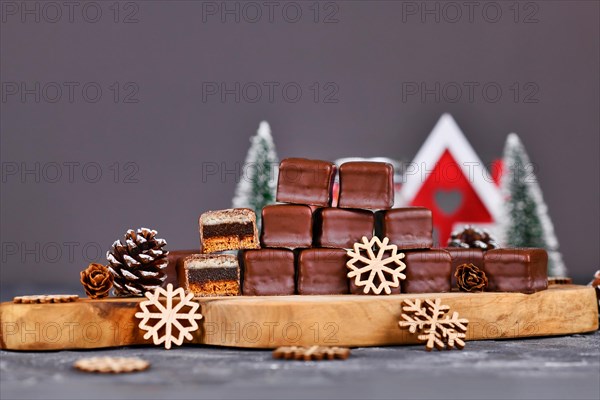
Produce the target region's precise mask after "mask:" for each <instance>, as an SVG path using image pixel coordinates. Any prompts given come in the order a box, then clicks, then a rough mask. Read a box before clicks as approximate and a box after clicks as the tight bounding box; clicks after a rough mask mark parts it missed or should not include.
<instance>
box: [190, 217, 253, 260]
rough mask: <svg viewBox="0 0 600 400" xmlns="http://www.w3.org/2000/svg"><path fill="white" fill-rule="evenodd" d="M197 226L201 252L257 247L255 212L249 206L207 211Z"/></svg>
mask: <svg viewBox="0 0 600 400" xmlns="http://www.w3.org/2000/svg"><path fill="white" fill-rule="evenodd" d="M199 227H200V245H201V248H202V253H214V252H217V251H224V250H239V249H257V248H258V247H259V243H258V230H257V228H256V214H254V211H253V210H250V209H249V208H232V209H227V210H219V211H207V212H205V213H204V214H202V215H201V216H200V219H199Z"/></svg>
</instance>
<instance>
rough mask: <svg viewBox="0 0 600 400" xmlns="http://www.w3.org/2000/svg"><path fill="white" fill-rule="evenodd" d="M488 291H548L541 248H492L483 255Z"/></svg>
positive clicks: (545, 253) (545, 256) (546, 255)
mask: <svg viewBox="0 0 600 400" xmlns="http://www.w3.org/2000/svg"><path fill="white" fill-rule="evenodd" d="M483 268H484V271H485V274H486V275H487V278H488V289H487V290H489V291H497V292H521V293H534V292H538V291H540V290H545V289H547V288H548V253H547V252H546V250H544V249H537V248H519V249H493V250H488V251H486V252H485V254H484V255H483Z"/></svg>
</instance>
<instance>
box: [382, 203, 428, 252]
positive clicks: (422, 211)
mask: <svg viewBox="0 0 600 400" xmlns="http://www.w3.org/2000/svg"><path fill="white" fill-rule="evenodd" d="M375 232H376V235H377V236H379V237H381V238H383V237H387V238H389V239H390V243H392V244H395V245H396V246H398V249H406V250H408V249H429V248H431V247H432V246H433V235H432V232H433V219H432V215H431V210H429V209H427V208H424V207H405V208H394V209H391V210H385V211H379V212H377V225H376V229H375Z"/></svg>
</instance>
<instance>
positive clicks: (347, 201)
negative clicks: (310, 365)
mask: <svg viewBox="0 0 600 400" xmlns="http://www.w3.org/2000/svg"><path fill="white" fill-rule="evenodd" d="M393 205H394V167H393V166H392V165H391V164H388V163H381V162H369V161H351V162H347V163H344V164H342V165H341V166H340V193H339V200H338V207H341V208H367V209H370V210H386V209H389V208H392V206H393Z"/></svg>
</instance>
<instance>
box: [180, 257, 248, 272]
mask: <svg viewBox="0 0 600 400" xmlns="http://www.w3.org/2000/svg"><path fill="white" fill-rule="evenodd" d="M184 265H185V268H186V269H204V268H237V266H238V262H237V258H236V256H234V255H226V254H220V255H211V254H194V255H191V256H188V257H186V258H185V260H184Z"/></svg>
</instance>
